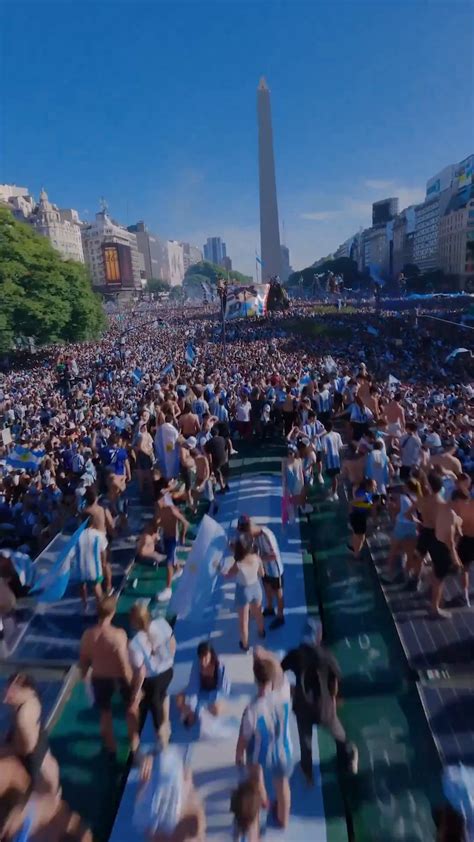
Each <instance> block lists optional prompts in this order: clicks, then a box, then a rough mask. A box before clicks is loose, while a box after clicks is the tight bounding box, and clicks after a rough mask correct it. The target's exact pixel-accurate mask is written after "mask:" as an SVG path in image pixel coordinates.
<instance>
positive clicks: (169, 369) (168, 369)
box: [161, 362, 174, 377]
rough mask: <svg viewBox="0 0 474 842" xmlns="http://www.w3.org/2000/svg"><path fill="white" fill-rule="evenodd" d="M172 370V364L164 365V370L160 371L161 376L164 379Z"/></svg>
mask: <svg viewBox="0 0 474 842" xmlns="http://www.w3.org/2000/svg"><path fill="white" fill-rule="evenodd" d="M173 369H174V362H171V363H168V365H165V367H164V369H163V370H162V372H161V376H162V377H164V376H165V374H171V372H172V371H173Z"/></svg>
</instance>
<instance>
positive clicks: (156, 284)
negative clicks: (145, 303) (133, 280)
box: [146, 278, 171, 292]
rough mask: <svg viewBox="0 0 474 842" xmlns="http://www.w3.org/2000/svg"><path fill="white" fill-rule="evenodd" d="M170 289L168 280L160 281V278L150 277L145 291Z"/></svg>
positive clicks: (166, 290)
mask: <svg viewBox="0 0 474 842" xmlns="http://www.w3.org/2000/svg"><path fill="white" fill-rule="evenodd" d="M170 290H171V287H170V285H169V283H168V281H162V280H161V278H150V280H149V281H147V283H146V291H147V292H170Z"/></svg>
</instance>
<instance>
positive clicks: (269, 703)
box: [235, 657, 293, 828]
mask: <svg viewBox="0 0 474 842" xmlns="http://www.w3.org/2000/svg"><path fill="white" fill-rule="evenodd" d="M253 674H254V678H255V681H256V684H257V697H256V698H255V699H254V701H253V702H250V704H249V705H248V706H247V707H246V708H245V710H244V712H243V715H242V721H241V724H240V733H239V739H238V741H237V747H236V752H235V761H236V764H237V765H238V766H241V765H243V764H244V762H245V763H246V765H247V767H248V769H249V772H250V774H251V775H252V774H258V775H262V778H263V779H264V778H265V776H266V775H268V776H269V777H270V778H271V779H272V781H273V786H274V788H275V792H276V816H275V818H276V821H277V823H278V825H279V826H280V827H282V828H285V827H287V826H288V821H289V817H290V807H291V792H290V785H289V778H290V777H291V774H292V772H293V746H292V743H291V737H290V715H291V692H290V685H289V683H288V680H287V679H286V677H284V676H283V675H281V670H280V671H279V674H277V671H276V667H275V664H274V662H273V659H272V658H268V657H261V658H260V657H259V658H256V659H255V660H254V665H253Z"/></svg>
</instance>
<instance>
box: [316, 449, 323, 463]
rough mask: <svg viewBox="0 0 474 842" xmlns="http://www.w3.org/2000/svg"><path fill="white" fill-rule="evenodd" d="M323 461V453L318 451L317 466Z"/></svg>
mask: <svg viewBox="0 0 474 842" xmlns="http://www.w3.org/2000/svg"><path fill="white" fill-rule="evenodd" d="M322 461H323V454H322V453H321V451H320V450H317V451H316V464H317V465H320V464H321V462H322Z"/></svg>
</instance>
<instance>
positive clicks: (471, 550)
mask: <svg viewBox="0 0 474 842" xmlns="http://www.w3.org/2000/svg"><path fill="white" fill-rule="evenodd" d="M458 480H461V481H460V482H459V481H458V486H457V488H456V489H455V491H454V493H453V496H452V498H451V504H452V507H453V510H454V511H455V513H456V514H457V515H459V517H460V518H461V519H462V533H463V534H462V538H461V540H460V541H459V544H458V554H459V558H460V559H461V562H462V574H461V578H462V587H463V596H464V602H465V604H466V605H467V607H468V608H470V606H471V601H470V598H469V567H470V565H471V562H473V561H474V500H473V499H472V497H471V495H470V485H471V480H470V478H469V476H468V475H467V474H461V477H458Z"/></svg>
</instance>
